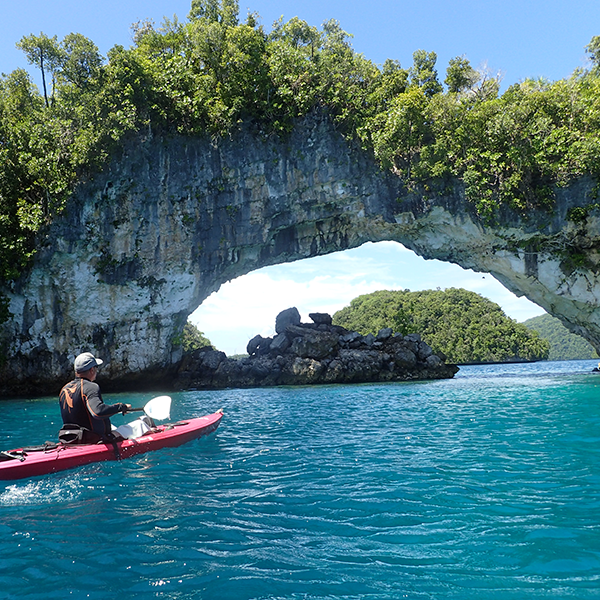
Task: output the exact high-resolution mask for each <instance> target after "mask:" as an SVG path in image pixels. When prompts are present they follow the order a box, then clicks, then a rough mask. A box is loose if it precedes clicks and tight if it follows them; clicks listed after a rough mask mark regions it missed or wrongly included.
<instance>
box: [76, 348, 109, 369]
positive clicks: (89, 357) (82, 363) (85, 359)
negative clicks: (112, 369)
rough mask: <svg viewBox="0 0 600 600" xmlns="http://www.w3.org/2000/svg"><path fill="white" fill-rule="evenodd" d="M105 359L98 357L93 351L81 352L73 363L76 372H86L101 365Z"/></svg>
mask: <svg viewBox="0 0 600 600" xmlns="http://www.w3.org/2000/svg"><path fill="white" fill-rule="evenodd" d="M103 362H104V361H103V360H102V359H101V358H96V357H95V356H94V355H93V354H92V353H91V352H84V353H83V354H80V355H79V356H78V357H77V358H76V359H75V362H74V363H73V366H74V367H75V373H84V372H85V371H89V370H90V369H91V368H92V367H99V366H100V365H101V364H102V363H103Z"/></svg>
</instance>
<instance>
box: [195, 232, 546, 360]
mask: <svg viewBox="0 0 600 600" xmlns="http://www.w3.org/2000/svg"><path fill="white" fill-rule="evenodd" d="M447 288H464V289H467V290H469V291H472V292H476V293H478V294H480V295H482V296H484V297H486V298H488V299H489V300H492V301H493V302H496V303H497V304H499V305H500V306H501V308H502V309H503V310H504V312H505V313H506V315H507V316H508V317H511V318H512V319H515V320H516V321H518V322H523V321H525V320H527V319H529V318H531V317H535V316H538V315H541V314H544V313H545V311H544V309H543V308H541V307H539V306H538V305H537V304H535V303H533V302H531V301H530V300H528V299H527V298H525V297H524V296H523V297H520V298H519V297H517V296H516V295H515V294H513V293H512V292H510V291H509V290H508V289H506V288H505V287H504V286H503V285H502V284H501V283H500V282H498V281H497V280H496V279H495V278H494V277H493V276H492V275H490V274H487V273H477V272H475V271H472V270H468V269H463V268H462V267H460V266H458V265H456V264H453V263H449V262H443V261H439V260H426V259H424V258H422V257H420V256H418V255H417V254H415V253H414V252H413V251H412V250H409V249H408V248H406V247H404V246H403V245H402V244H400V243H398V242H392V241H387V242H375V243H373V242H367V243H365V244H363V245H362V246H360V247H358V248H354V249H351V250H344V251H341V252H334V253H331V254H327V255H324V256H316V257H313V258H306V259H302V260H298V261H295V262H292V263H283V264H280V265H274V266H269V267H263V268H261V269H257V270H256V271H252V272H251V273H248V274H247V275H243V276H241V277H238V278H236V279H233V280H231V281H229V282H227V283H225V284H223V285H222V286H221V288H220V289H219V290H218V291H217V292H213V294H211V295H210V296H209V297H208V298H207V299H206V300H205V301H204V302H203V303H202V304H201V305H200V306H199V307H198V308H197V309H196V310H195V311H194V312H193V313H192V314H191V315H190V316H189V318H188V320H189V321H190V322H191V323H192V324H193V325H195V326H196V327H197V328H198V329H199V330H200V331H202V332H203V334H204V335H205V336H206V337H207V338H208V339H209V340H210V341H211V343H212V344H213V345H214V346H215V347H216V348H217V349H218V350H221V351H223V352H225V353H226V354H227V355H228V356H233V355H237V354H243V353H245V352H246V345H247V343H248V340H250V339H251V338H252V337H254V336H255V335H257V334H260V335H263V336H265V337H267V336H273V335H274V334H275V318H276V316H277V314H278V313H279V312H281V311H282V310H284V309H286V308H289V307H291V306H295V307H296V308H297V309H298V310H299V312H300V314H301V316H302V320H303V321H309V319H308V314H309V313H311V312H325V313H329V314H331V315H332V316H333V314H334V313H335V312H336V311H338V310H340V309H342V308H344V307H345V306H347V305H348V304H349V303H350V301H351V300H353V299H354V298H356V297H357V296H360V295H362V294H369V293H371V292H375V291H378V290H402V289H409V290H412V291H417V290H427V289H447Z"/></svg>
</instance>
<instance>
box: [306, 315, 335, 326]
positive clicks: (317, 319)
mask: <svg viewBox="0 0 600 600" xmlns="http://www.w3.org/2000/svg"><path fill="white" fill-rule="evenodd" d="M308 316H309V317H310V319H311V320H312V322H313V323H315V324H316V325H331V324H332V323H333V319H332V318H331V315H329V314H327V313H309V315H308Z"/></svg>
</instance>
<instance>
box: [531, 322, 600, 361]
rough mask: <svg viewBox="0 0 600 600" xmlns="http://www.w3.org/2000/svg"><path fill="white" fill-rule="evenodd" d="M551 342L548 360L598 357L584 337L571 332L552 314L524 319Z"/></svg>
mask: <svg viewBox="0 0 600 600" xmlns="http://www.w3.org/2000/svg"><path fill="white" fill-rule="evenodd" d="M523 325H525V327H529V329H533V330H534V331H536V332H537V333H538V335H539V336H540V337H541V338H543V339H545V340H547V341H548V343H549V344H550V353H549V354H548V360H578V359H579V360H582V359H588V358H598V353H597V352H596V350H594V347H593V346H592V345H591V344H590V343H589V342H588V341H587V340H585V339H584V338H582V337H581V336H579V335H575V334H574V333H571V332H570V331H569V330H568V329H567V328H566V327H565V326H564V325H563V324H562V323H561V322H560V320H559V319H557V318H555V317H553V316H552V315H547V314H546V315H540V316H539V317H533V318H532V319H527V321H523Z"/></svg>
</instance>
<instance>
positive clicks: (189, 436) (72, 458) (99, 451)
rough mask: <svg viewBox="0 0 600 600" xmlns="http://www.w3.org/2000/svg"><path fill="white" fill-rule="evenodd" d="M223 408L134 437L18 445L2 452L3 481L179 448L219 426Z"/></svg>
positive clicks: (1, 469)
mask: <svg viewBox="0 0 600 600" xmlns="http://www.w3.org/2000/svg"><path fill="white" fill-rule="evenodd" d="M222 418H223V412H222V410H219V411H217V412H215V413H213V414H210V415H205V416H203V417H196V418H192V419H187V420H185V421H178V422H177V423H167V424H165V425H157V426H156V427H154V428H153V429H152V430H151V431H149V432H148V433H147V434H146V435H143V436H141V437H138V438H134V439H125V440H120V441H115V442H99V443H98V444H77V445H75V444H73V445H68V444H56V445H54V447H51V446H49V447H48V449H44V447H43V446H40V447H39V448H35V449H34V451H30V452H27V448H17V449H15V450H8V451H5V452H0V480H12V479H23V478H26V477H36V476H38V475H47V474H49V473H56V472H58V471H64V470H67V469H73V468H76V467H79V466H83V465H87V464H90V463H94V462H103V461H108V460H121V459H124V458H130V457H132V456H136V455H138V454H144V453H146V452H151V451H154V450H160V449H161V448H175V447H177V446H181V445H182V444H185V443H187V442H189V441H191V440H194V439H198V438H200V437H204V436H206V435H208V434H210V433H212V432H213V431H215V430H216V429H217V427H218V426H219V423H220V422H221V419H222Z"/></svg>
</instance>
